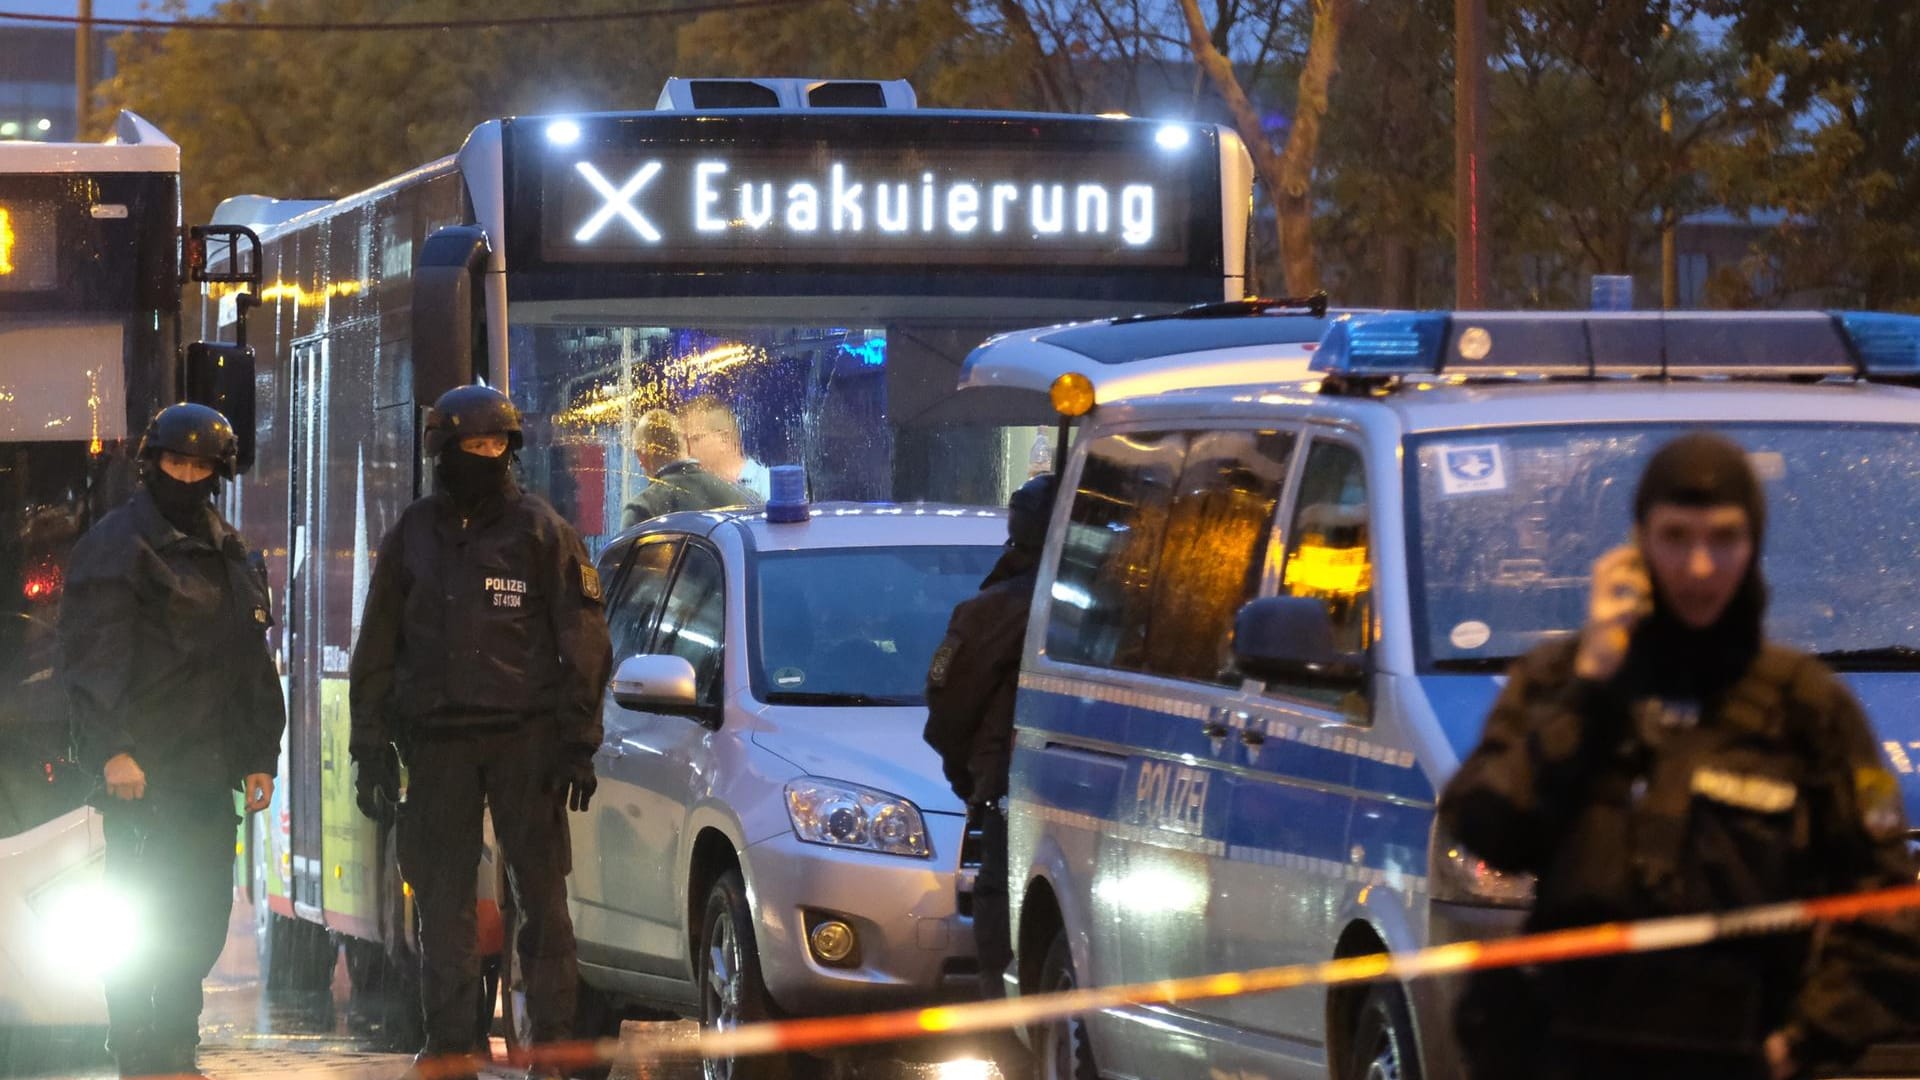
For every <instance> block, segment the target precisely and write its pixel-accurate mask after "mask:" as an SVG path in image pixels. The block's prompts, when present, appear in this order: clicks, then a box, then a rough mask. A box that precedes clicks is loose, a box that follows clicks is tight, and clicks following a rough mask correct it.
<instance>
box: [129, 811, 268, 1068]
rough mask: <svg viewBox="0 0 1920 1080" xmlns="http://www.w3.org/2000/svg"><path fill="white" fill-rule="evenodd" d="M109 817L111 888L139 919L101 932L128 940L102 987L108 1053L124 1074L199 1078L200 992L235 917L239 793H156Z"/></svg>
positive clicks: (201, 998) (202, 1000) (201, 1003)
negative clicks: (196, 1061)
mask: <svg viewBox="0 0 1920 1080" xmlns="http://www.w3.org/2000/svg"><path fill="white" fill-rule="evenodd" d="M102 817H103V822H102V828H103V830H104V832H105V836H106V867H105V874H106V883H107V888H108V889H109V890H110V891H111V893H112V894H113V895H114V896H115V897H116V898H118V899H120V900H122V901H124V903H125V904H126V905H127V908H128V911H129V913H130V914H131V916H132V918H131V919H130V920H129V921H128V923H127V925H126V926H124V927H119V926H106V927H101V928H100V932H101V933H102V934H103V935H105V934H112V933H115V932H124V933H126V934H127V943H126V945H125V946H124V950H125V951H124V952H123V953H122V954H121V955H120V956H118V957H116V958H114V959H115V960H116V961H117V962H116V963H115V964H114V966H113V967H112V968H111V969H110V970H109V972H108V974H107V976H106V979H105V983H106V987H105V988H106V998H107V1040H108V1046H109V1047H110V1048H111V1049H112V1050H113V1054H114V1057H115V1058H117V1059H118V1060H119V1062H120V1071H121V1072H122V1074H139V1073H188V1072H193V1071H194V1068H193V1062H194V1052H195V1049H196V1048H197V1047H198V1046H199V1045H200V1009H201V1007H202V1005H203V1004H204V1003H205V1002H204V997H203V990H202V987H201V983H202V981H203V980H205V979H206V977H207V976H208V974H210V973H211V972H212V971H213V965H214V964H215V963H216V962H217V961H218V960H219V959H220V951H221V949H222V948H223V947H224V946H225V945H226V941H227V922H228V920H229V919H230V918H231V917H232V915H233V846H234V840H235V837H236V832H235V829H236V826H238V824H239V817H238V815H236V814H235V813H234V808H233V793H232V792H230V791H226V790H223V789H221V788H218V787H209V789H208V790H205V791H196V792H191V793H188V794H186V795H180V794H178V793H172V797H168V794H163V793H159V792H155V791H153V790H152V789H151V788H150V789H148V793H147V797H146V798H144V799H139V800H135V801H132V802H122V801H121V800H118V799H108V800H107V801H106V805H105V806H104V808H103V812H102ZM116 921H119V920H116Z"/></svg>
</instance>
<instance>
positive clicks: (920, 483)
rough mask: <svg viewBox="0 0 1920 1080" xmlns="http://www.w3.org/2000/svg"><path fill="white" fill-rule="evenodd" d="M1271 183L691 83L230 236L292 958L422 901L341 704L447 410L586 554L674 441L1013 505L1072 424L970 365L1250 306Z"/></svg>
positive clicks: (993, 128)
mask: <svg viewBox="0 0 1920 1080" xmlns="http://www.w3.org/2000/svg"><path fill="white" fill-rule="evenodd" d="M1251 183H1252V169H1251V164H1250V161H1249V158H1248V155H1247V152H1246V150H1245V148H1244V146H1242V145H1241V143H1240V142H1239V140H1238V139H1237V138H1236V137H1235V135H1234V134H1233V133H1232V132H1231V131H1230V130H1227V129H1223V128H1219V127H1216V126H1214V125H1210V124H1197V123H1163V122H1158V121H1149V120H1141V119H1128V118H1120V117H1092V116H1059V115H1034V114H1015V113H992V112H966V111H936V110H923V109H919V108H917V107H916V106H915V102H914V95H913V91H912V89H911V88H910V87H909V86H908V85H907V84H905V83H903V82H860V81H824V82H823V81H805V80H784V79H767V80H760V79H754V80H733V79H729V80H679V79H676V80H670V81H669V83H668V84H667V86H666V88H665V89H664V90H663V92H662V94H661V96H660V100H659V102H658V105H657V106H656V108H654V109H653V110H651V111H639V112H619V113H595V114H582V115H568V116H546V117H517V118H508V119H503V120H495V121H489V122H487V123H483V124H481V125H480V126H478V127H477V128H475V129H474V130H473V132H472V133H471V135H469V137H468V138H467V140H466V142H465V144H464V145H463V146H462V147H461V148H460V150H459V151H458V152H457V153H455V154H453V155H451V156H449V157H446V158H443V159H440V160H438V161H434V162H431V163H428V164H425V165H423V166H421V167H419V168H417V169H415V170H413V171H411V172H408V173H406V174H404V175H402V176H398V177H395V178H394V179H392V180H390V181H387V182H386V183H383V184H380V185H378V186H376V187H374V188H371V189H369V190H367V191H365V192H362V193H360V194H357V195H353V196H351V197H348V198H344V199H341V200H339V201H337V202H327V203H314V202H281V201H275V200H272V199H266V198H261V197H255V196H243V197H238V198H235V199H230V200H228V201H227V202H226V203H224V204H222V207H221V209H220V210H219V212H218V213H217V214H216V215H215V224H227V225H245V226H249V227H252V228H254V229H255V230H257V232H258V234H259V238H260V241H261V244H262V251H263V255H262V260H263V261H262V264H261V271H262V275H263V277H262V280H263V282H264V288H262V289H261V290H260V292H259V294H258V296H259V299H260V300H261V301H262V302H263V303H262V309H261V311H260V312H259V313H257V314H255V315H254V316H253V317H252V329H253V341H254V343H255V345H256V346H258V347H259V349H260V359H259V365H260V366H259V374H258V380H257V386H258V392H259V398H258V402H257V408H258V422H259V429H258V430H259V465H258V467H257V468H256V470H255V472H254V474H253V475H251V476H248V477H247V478H245V479H244V480H243V481H242V482H241V483H240V484H239V485H238V486H239V489H240V490H239V497H238V499H237V505H238V508H239V513H240V515H241V517H240V521H241V525H242V527H243V529H244V530H245V532H246V534H247V536H248V537H249V539H250V540H251V541H252V542H254V543H259V544H265V545H266V546H267V547H268V548H269V549H271V550H270V554H269V565H270V572H271V575H272V578H273V580H274V583H275V587H276V590H277V591H278V592H279V594H280V595H282V596H284V597H285V598H286V603H285V611H284V612H283V618H282V620H281V628H280V629H279V630H277V631H276V633H278V634H280V635H281V639H280V641H279V647H280V648H281V649H282V650H283V652H284V659H285V663H286V667H287V670H288V679H289V698H290V701H289V704H290V716H291V727H290V732H289V737H288V739H287V743H286V753H287V760H286V762H285V763H284V764H283V767H282V772H281V775H282V777H283V783H282V785H281V788H280V793H279V794H278V795H277V796H276V799H277V804H276V806H275V807H274V809H273V812H272V813H271V814H270V815H267V819H266V820H267V826H266V827H267V831H268V834H269V835H267V836H265V837H264V838H260V842H258V843H256V844H255V845H254V846H255V848H256V849H257V851H258V857H257V859H256V860H255V864H254V866H253V868H252V872H253V873H254V874H255V875H256V879H257V880H259V881H260V883H261V885H262V887H263V888H264V890H265V894H266V896H267V897H268V900H269V905H268V906H269V910H271V911H272V912H274V913H275V915H274V918H275V920H276V922H275V924H274V927H273V928H272V933H271V934H269V935H268V937H267V940H269V941H270V942H278V941H284V942H288V943H290V944H289V947H290V948H293V949H297V950H300V951H302V952H304V951H305V950H306V949H307V948H308V947H309V944H310V942H311V940H312V937H313V935H315V934H318V933H320V932H321V930H322V929H323V928H324V930H325V931H327V932H330V933H331V934H332V935H333V937H334V938H336V939H338V938H341V937H344V938H345V939H346V943H347V947H348V961H349V969H350V971H357V970H360V969H362V968H367V969H369V970H371V968H370V967H369V965H368V964H365V963H356V962H355V957H356V956H358V957H361V958H362V959H363V960H370V959H377V957H378V956H379V955H380V954H383V953H384V955H385V956H386V957H387V958H388V959H392V958H394V957H395V956H396V955H399V954H401V953H403V952H404V950H405V948H406V946H405V937H406V928H407V927H408V926H409V924H410V920H409V918H408V915H407V912H406V905H405V902H404V896H405V893H404V889H403V888H402V887H401V885H400V884H399V881H398V877H397V876H396V874H395V872H394V869H393V866H392V859H391V855H390V852H389V851H388V848H387V846H386V845H385V841H384V838H383V837H382V836H380V835H379V833H378V832H377V831H376V830H375V829H374V827H373V826H372V825H370V824H368V823H367V822H365V821H363V820H362V819H361V818H360V816H359V815H358V814H357V812H356V811H355V809H354V801H353V797H352V791H353V788H352V779H351V775H350V766H349V762H348V758H347V752H346V747H347V737H348V710H347V681H346V674H347V660H348V656H349V654H350V651H351V648H352V645H353V642H354V638H355V634H356V632H357V629H358V620H359V618H360V611H361V607H362V604H363V602H364V599H365V594H366V590H367V583H368V581H369V575H370V560H371V555H372V552H373V551H374V550H375V549H376V548H377V546H378V544H379V540H380V538H381V536H382V534H383V533H384V531H385V530H386V529H387V528H388V527H389V525H391V524H392V522H393V521H394V520H395V519H396V517H397V516H398V514H399V513H400V511H401V509H402V508H403V507H405V506H406V504H407V503H408V502H409V501H410V500H411V499H413V498H414V497H415V496H417V495H418V494H420V493H422V492H424V491H425V490H427V489H428V487H429V485H430V476H431V470H430V468H429V463H428V462H425V461H423V460H422V459H421V455H420V449H419V448H420V439H419V433H420V420H421V416H422V411H423V409H424V408H425V407H426V406H427V405H429V404H430V403H431V402H432V401H433V400H434V398H435V397H436V396H437V395H438V394H439V393H441V392H442V391H444V390H446V389H448V388H450V387H452V386H454V385H457V384H463V383H468V382H471V381H473V380H475V379H482V380H485V381H486V382H488V383H489V384H491V385H494V386H498V387H502V388H504V389H505V390H506V391H507V392H508V393H509V394H510V395H511V396H512V398H513V400H514V401H515V403H516V404H518V406H519V407H520V409H521V410H522V412H523V414H524V417H525V423H526V428H527V430H526V442H527V448H526V450H525V451H523V453H522V455H521V465H520V469H521V473H520V478H521V481H522V484H523V485H524V486H525V487H527V488H529V489H530V490H533V491H536V492H539V493H540V494H542V495H544V496H546V497H547V498H548V499H550V500H551V501H552V502H553V503H554V505H555V506H556V507H558V508H559V510H560V511H561V513H563V514H564V515H566V516H567V517H568V518H569V519H570V520H571V521H572V522H573V523H574V524H575V525H576V526H577V527H578V528H579V530H580V532H581V533H582V534H583V535H584V536H585V537H586V538H587V540H588V544H589V546H590V547H593V548H594V549H595V550H597V549H598V547H599V546H600V545H601V544H602V543H604V542H605V540H606V539H607V538H609V537H610V536H611V535H613V534H614V533H616V532H618V531H619V530H620V529H621V527H622V519H623V511H624V510H625V508H626V507H627V505H628V504H629V503H630V502H631V501H633V499H634V498H635V496H636V495H637V494H638V492H639V491H640V490H641V489H642V487H643V486H644V484H645V483H646V480H645V477H644V475H643V473H642V471H641V469H640V466H639V463H638V461H637V460H636V459H635V457H634V454H633V451H632V440H631V432H632V430H633V429H634V426H635V425H636V423H637V422H638V420H639V418H640V417H641V416H642V415H643V414H645V413H647V412H649V411H650V410H657V409H664V410H668V411H669V412H672V413H674V414H676V416H677V417H678V418H679V419H680V420H681V422H682V424H683V426H684V427H685V429H686V434H687V436H688V438H689V449H690V450H691V451H692V452H693V454H694V456H697V457H699V458H700V459H701V460H702V461H703V462H705V463H706V464H707V466H708V467H709V468H715V469H719V468H724V471H725V472H727V473H728V474H729V478H730V479H736V480H740V481H741V482H742V483H744V484H745V485H746V486H748V487H750V488H752V487H757V486H759V485H761V484H763V483H764V477H765V469H766V468H768V467H771V466H774V465H780V464H799V465H803V466H805V467H806V471H807V474H808V477H809V482H810V487H811V493H812V495H813V496H814V497H815V498H816V499H898V500H913V499H939V500H944V501H949V502H962V503H1001V502H1003V501H1004V499H1005V498H1006V496H1007V494H1008V493H1009V491H1010V490H1011V489H1012V487H1014V486H1017V485H1018V484H1019V483H1021V482H1023V481H1024V480H1025V479H1026V478H1027V476H1028V474H1029V471H1030V469H1032V468H1034V467H1035V466H1036V465H1044V464H1045V463H1047V462H1050V461H1051V459H1052V447H1051V446H1050V445H1049V443H1048V440H1049V439H1050V438H1051V437H1052V427H1051V423H1052V418H1051V415H1050V412H1049V411H1048V410H1047V408H1046V404H1045V402H1044V400H1042V399H1040V398H1039V397H1038V396H1035V395H1021V394H1016V393H1015V392H1013V391H1007V392H1006V396H1004V397H995V396H994V395H993V393H992V392H988V393H986V394H984V395H983V396H982V397H980V398H978V399H968V400H963V399H959V398H956V397H955V395H954V394H953V390H954V388H955V385H956V381H957V378H958V375H959V371H960V365H961V363H962V361H963V360H964V358H965V357H966V355H967V353H968V351H969V350H970V349H971V348H972V347H973V346H974V345H975V344H977V343H978V342H979V341H980V340H981V339H982V338H984V337H986V336H987V335H989V334H991V333H995V332H998V331H1003V330H1008V329H1012V328H1016V327H1026V326H1032V325H1035V324H1037V323H1047V322H1057V321H1064V320H1071V319H1076V318H1083V317H1092V316H1105V315H1116V314H1125V313H1128V312H1135V311H1142V312H1146V311H1166V310H1170V309H1174V308H1178V307H1182V306H1186V305H1190V304H1194V303H1202V302H1210V301H1218V300H1222V299H1229V298H1238V297H1239V296H1241V295H1242V294H1243V291H1244V273H1245V271H1244V260H1245V253H1246V242H1245V241H1246V230H1247V222H1248V216H1249V209H1250V202H1251ZM237 299H238V298H237V296H236V294H235V293H233V292H232V291H229V290H222V289H217V288H216V289H209V290H207V291H206V292H205V294H204V296H203V298H202V302H201V304H200V308H201V311H200V318H201V319H202V320H203V322H202V325H203V326H204V328H205V332H203V333H202V334H201V336H202V337H206V338H214V337H218V336H220V335H221V334H223V333H224V334H227V336H231V331H230V330H229V329H228V328H229V327H230V326H231V325H232V324H233V323H234V321H235V320H236V318H237V317H238V312H237ZM723 463H724V464H723ZM762 493H763V494H764V489H762ZM482 925H483V928H485V927H490V926H494V925H497V923H495V922H493V921H491V920H490V919H489V918H486V917H485V916H484V913H483V920H482ZM483 939H485V940H486V941H487V942H489V943H490V944H491V945H492V946H493V947H497V945H498V941H499V938H498V936H497V935H496V934H494V933H492V932H491V931H489V930H486V929H483Z"/></svg>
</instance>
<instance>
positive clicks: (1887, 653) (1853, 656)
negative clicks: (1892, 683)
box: [1820, 645, 1920, 671]
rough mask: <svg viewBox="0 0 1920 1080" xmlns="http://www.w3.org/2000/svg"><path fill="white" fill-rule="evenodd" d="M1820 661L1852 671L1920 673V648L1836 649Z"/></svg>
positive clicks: (1824, 654) (1895, 646) (1886, 646)
mask: <svg viewBox="0 0 1920 1080" xmlns="http://www.w3.org/2000/svg"><path fill="white" fill-rule="evenodd" d="M1820 659H1822V660H1825V661H1826V662H1827V663H1829V664H1832V665H1833V666H1834V667H1837V668H1841V669H1843V670H1851V671H1920V648H1916V647H1915V646H1912V645H1877V646H1875V647H1873V648H1871V649H1835V650H1833V651H1832V652H1823V653H1821V654H1820Z"/></svg>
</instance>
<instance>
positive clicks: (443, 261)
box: [413, 225, 488, 407]
mask: <svg viewBox="0 0 1920 1080" xmlns="http://www.w3.org/2000/svg"><path fill="white" fill-rule="evenodd" d="M487 251H488V248H487V234H486V233H484V232H482V231H481V230H480V229H479V227H478V226H474V225H448V226H447V227H445V228H443V229H436V230H435V231H434V233H433V235H432V236H429V237H427V242H426V243H425V244H422V245H421V246H420V259H419V261H418V262H417V263H415V265H414V268H413V400H414V404H415V405H418V406H421V407H425V406H428V405H431V404H433V402H434V399H436V398H438V397H439V396H440V395H441V394H444V393H446V392H447V391H448V390H451V389H453V388H454V387H456V386H465V385H467V384H468V383H470V382H472V381H473V376H474V372H476V371H478V370H480V364H479V362H478V357H479V355H481V354H482V353H483V352H484V349H485V347H486V339H487V336H486V330H485V329H484V328H481V329H480V330H479V331H478V332H477V333H476V332H475V327H476V326H477V325H478V324H479V322H480V320H481V310H480V309H481V308H482V305H479V304H476V303H475V302H474V296H475V294H476V293H477V292H478V289H477V288H476V287H475V286H476V284H477V283H478V280H479V276H480V273H481V271H483V270H484V269H486V265H487ZM476 344H477V345H478V348H479V350H480V352H479V353H477V352H476Z"/></svg>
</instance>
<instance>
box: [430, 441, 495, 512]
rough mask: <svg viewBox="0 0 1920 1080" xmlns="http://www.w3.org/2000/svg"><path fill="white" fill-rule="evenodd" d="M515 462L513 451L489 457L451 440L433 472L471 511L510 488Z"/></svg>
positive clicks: (442, 488)
mask: <svg viewBox="0 0 1920 1080" xmlns="http://www.w3.org/2000/svg"><path fill="white" fill-rule="evenodd" d="M512 464H513V454H512V453H511V452H509V453H505V454H501V455H500V456H499V457H487V456H485V455H483V454H469V453H467V452H466V451H465V450H462V449H460V447H459V446H458V445H455V444H453V443H448V444H447V447H446V449H444V450H442V451H440V460H439V461H438V462H437V463H436V464H435V465H434V468H433V472H434V476H435V477H436V478H437V479H438V480H439V482H440V490H441V491H444V492H446V493H447V494H448V495H449V496H451V497H452V499H453V501H454V503H455V504H456V505H458V506H460V507H463V508H465V509H469V510H471V509H475V508H477V507H479V505H480V504H481V503H482V502H484V501H486V499H488V498H489V497H491V496H494V495H498V494H501V493H502V492H504V491H506V489H507V484H508V476H509V472H508V470H509V469H510V468H511V467H512Z"/></svg>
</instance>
